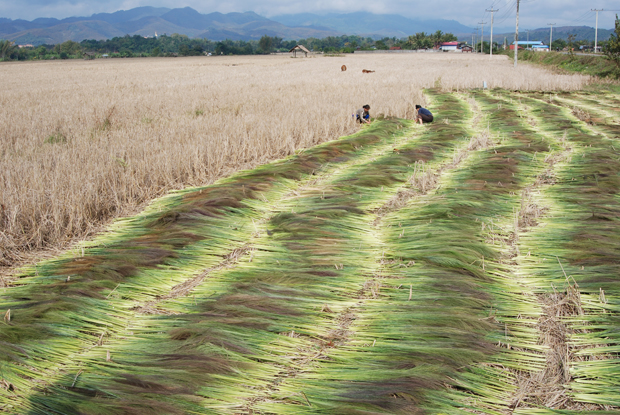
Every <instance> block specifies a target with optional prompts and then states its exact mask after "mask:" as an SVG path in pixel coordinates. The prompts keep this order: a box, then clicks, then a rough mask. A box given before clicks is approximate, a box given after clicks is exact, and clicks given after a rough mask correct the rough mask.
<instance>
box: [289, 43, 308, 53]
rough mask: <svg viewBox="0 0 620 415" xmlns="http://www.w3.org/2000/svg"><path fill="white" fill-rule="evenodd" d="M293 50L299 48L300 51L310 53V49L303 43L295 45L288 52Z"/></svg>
mask: <svg viewBox="0 0 620 415" xmlns="http://www.w3.org/2000/svg"><path fill="white" fill-rule="evenodd" d="M294 50H301V51H302V52H305V53H310V51H309V50H308V49H306V47H305V46H304V45H297V46H295V47H294V48H293V49H291V50H289V52H292V51H294Z"/></svg>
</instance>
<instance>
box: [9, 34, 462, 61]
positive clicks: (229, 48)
mask: <svg viewBox="0 0 620 415" xmlns="http://www.w3.org/2000/svg"><path fill="white" fill-rule="evenodd" d="M453 40H457V38H456V36H454V35H453V34H452V33H443V32H441V31H437V32H435V33H433V34H426V33H422V32H420V33H416V34H415V35H412V36H409V37H408V38H401V39H399V38H396V37H392V38H389V37H385V38H383V39H373V38H371V37H361V36H355V35H343V36H328V37H326V38H321V39H318V38H312V37H311V38H307V39H298V40H284V39H282V38H280V37H277V36H273V37H272V36H263V37H261V38H260V39H259V40H248V41H246V40H222V41H213V40H209V39H192V38H189V37H188V36H186V35H180V34H176V33H175V34H172V35H169V36H168V35H161V36H158V37H143V36H139V35H134V36H129V35H126V36H123V37H115V38H112V39H107V40H83V41H82V42H79V43H78V42H74V41H72V40H68V41H66V42H63V43H58V44H55V45H41V46H38V47H33V48H19V47H17V45H15V44H14V43H13V42H10V41H8V40H0V60H40V59H76V58H82V57H84V56H86V54H88V55H92V54H94V55H95V56H102V55H108V56H109V57H115V58H116V57H118V58H128V57H151V56H164V57H165V56H197V55H203V54H208V53H211V54H215V55H260V54H269V53H273V52H288V51H289V50H290V49H292V48H293V47H295V46H296V45H298V44H302V45H304V46H306V47H307V48H308V49H309V50H312V51H316V52H325V53H352V52H354V51H356V50H373V49H380V50H382V49H389V48H391V47H400V48H402V49H420V48H432V47H435V46H437V45H439V44H441V42H448V41H453Z"/></svg>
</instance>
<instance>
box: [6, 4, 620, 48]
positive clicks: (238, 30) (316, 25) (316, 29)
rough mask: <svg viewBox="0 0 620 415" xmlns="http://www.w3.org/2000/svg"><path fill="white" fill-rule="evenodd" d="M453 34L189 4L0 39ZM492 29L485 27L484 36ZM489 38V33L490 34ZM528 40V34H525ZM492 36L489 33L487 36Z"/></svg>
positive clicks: (12, 23) (361, 15)
mask: <svg viewBox="0 0 620 415" xmlns="http://www.w3.org/2000/svg"><path fill="white" fill-rule="evenodd" d="M437 30H441V31H442V32H450V33H453V34H455V35H457V36H458V37H459V39H461V40H465V41H467V40H471V33H472V28H470V27H467V26H465V25H462V24H460V23H459V22H457V21H455V20H418V19H409V18H406V17H403V16H400V15H395V14H372V13H368V12H355V13H340V14H338V13H330V14H325V15H318V14H312V13H300V14H288V15H281V16H275V17H272V18H270V19H268V18H266V17H263V16H260V15H258V14H256V13H254V12H246V13H228V14H222V13H209V14H202V13H199V12H197V11H196V10H194V9H192V8H190V7H185V8H176V9H169V8H165V7H137V8H134V9H130V10H119V11H117V12H114V13H98V14H94V15H92V16H89V17H69V18H66V19H60V20H59V19H54V18H38V19H35V20H33V21H27V20H21V19H18V20H11V19H5V18H0V39H9V40H13V41H15V42H17V43H18V44H26V43H30V44H33V45H41V44H45V43H47V44H55V43H62V42H64V41H67V40H73V41H76V42H80V41H82V40H84V39H96V40H104V39H110V38H112V37H116V36H124V35H131V36H133V35H139V36H154V35H155V34H156V33H157V34H168V35H171V34H173V33H179V34H182V35H187V36H189V37H197V38H208V39H211V40H215V41H219V40H224V39H231V40H251V39H260V37H261V36H263V35H268V36H278V37H281V38H284V39H303V38H308V37H316V38H325V37H327V36H340V35H343V34H348V35H359V36H369V37H373V38H382V37H397V38H402V37H406V36H409V35H412V34H415V33H418V32H426V33H429V34H430V33H435V32H436V31H437ZM486 33H488V32H486V31H485V34H486ZM571 33H574V34H575V35H576V36H577V38H576V40H582V39H585V40H590V41H592V40H594V29H593V28H591V27H586V26H582V27H558V28H554V29H553V37H554V38H555V39H567V38H568V35H569V34H571ZM611 33H612V31H611V30H605V29H599V39H601V40H606V39H608V38H609V35H610V34H611ZM487 36H488V35H487ZM495 36H497V39H498V40H500V39H501V40H502V41H503V38H504V37H507V38H508V40H509V41H512V39H513V37H514V33H511V32H508V33H503V34H502V33H498V31H496V35H495ZM521 37H522V38H523V39H525V38H526V33H525V32H523V33H522V34H521ZM487 39H488V37H487ZM530 39H531V40H543V41H545V40H548V39H549V28H542V29H536V30H531V31H530Z"/></svg>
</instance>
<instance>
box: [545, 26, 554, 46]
mask: <svg viewBox="0 0 620 415" xmlns="http://www.w3.org/2000/svg"><path fill="white" fill-rule="evenodd" d="M547 26H551V33H550V34H549V52H551V44H552V43H553V26H555V23H547Z"/></svg>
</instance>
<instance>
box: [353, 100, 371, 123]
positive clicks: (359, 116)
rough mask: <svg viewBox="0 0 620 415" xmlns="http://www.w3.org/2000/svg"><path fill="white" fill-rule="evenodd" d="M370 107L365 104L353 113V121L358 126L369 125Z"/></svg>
mask: <svg viewBox="0 0 620 415" xmlns="http://www.w3.org/2000/svg"><path fill="white" fill-rule="evenodd" d="M368 111H370V105H368V104H366V105H364V106H363V107H362V108H360V109H358V110H357V111H355V120H356V121H357V122H359V123H360V124H370V113H369V112H368Z"/></svg>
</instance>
